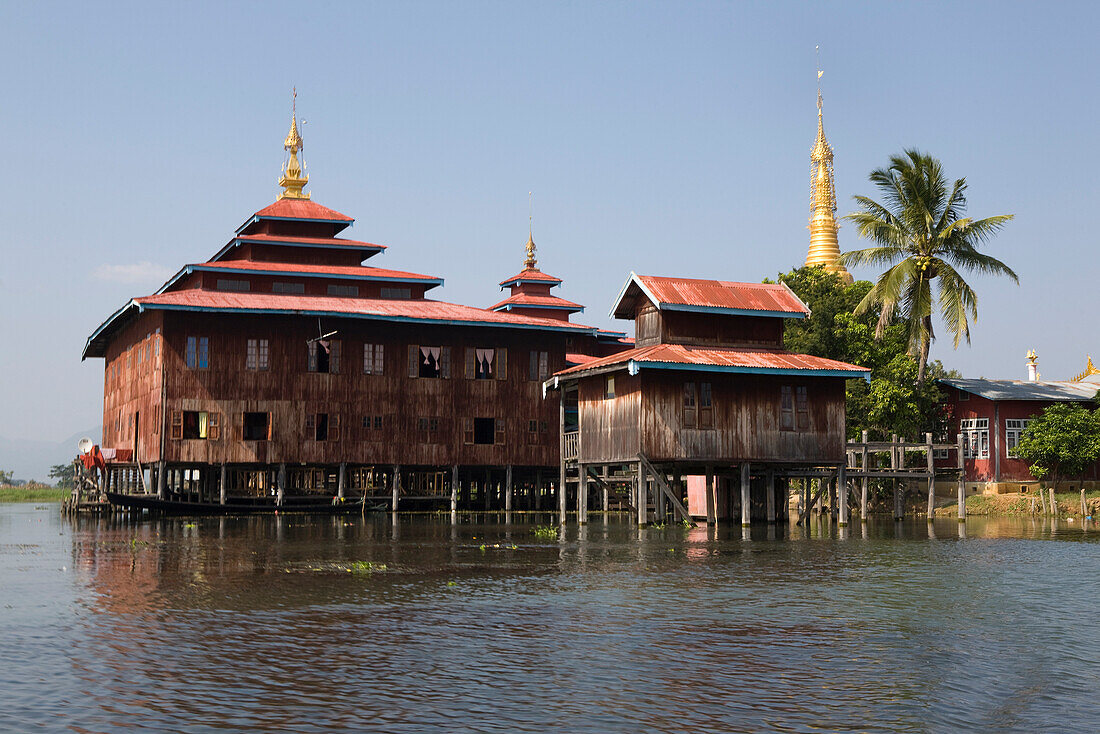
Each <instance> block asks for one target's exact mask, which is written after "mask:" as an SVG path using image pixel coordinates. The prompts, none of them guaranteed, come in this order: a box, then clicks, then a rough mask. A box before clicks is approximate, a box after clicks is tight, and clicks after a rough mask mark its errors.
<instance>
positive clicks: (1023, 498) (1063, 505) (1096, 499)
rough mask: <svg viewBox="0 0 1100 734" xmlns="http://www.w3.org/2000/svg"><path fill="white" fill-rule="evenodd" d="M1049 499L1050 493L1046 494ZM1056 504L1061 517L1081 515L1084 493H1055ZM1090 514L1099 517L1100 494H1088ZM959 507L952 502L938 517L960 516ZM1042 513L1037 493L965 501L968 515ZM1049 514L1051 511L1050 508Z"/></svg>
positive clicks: (940, 509)
mask: <svg viewBox="0 0 1100 734" xmlns="http://www.w3.org/2000/svg"><path fill="white" fill-rule="evenodd" d="M1047 497H1048V500H1049V494H1048V495H1047ZM1054 501H1055V503H1056V504H1057V505H1058V516H1059V517H1080V516H1081V493H1080V492H1079V491H1078V492H1056V493H1055V495H1054ZM1085 507H1086V508H1087V513H1088V514H1089V515H1092V516H1093V517H1100V491H1093V492H1087V493H1085ZM958 510H959V505H958V503H957V502H956V503H952V504H950V505H946V506H944V507H938V508H936V514H937V515H944V516H947V515H950V516H952V517H957V516H958ZM1042 513H1043V503H1042V502H1041V501H1040V500H1039V496H1038V495H1036V494H975V495H971V496H969V497H967V498H966V514H967V515H987V516H991V517H992V516H998V515H1039V514H1042ZM1047 514H1048V515H1049V514H1050V508H1049V507H1048V508H1047Z"/></svg>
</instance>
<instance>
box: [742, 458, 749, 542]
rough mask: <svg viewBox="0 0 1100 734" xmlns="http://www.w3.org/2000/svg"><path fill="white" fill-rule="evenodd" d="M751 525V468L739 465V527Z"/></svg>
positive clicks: (747, 464)
mask: <svg viewBox="0 0 1100 734" xmlns="http://www.w3.org/2000/svg"><path fill="white" fill-rule="evenodd" d="M750 525H752V467H751V466H750V465H749V463H748V462H747V461H746V462H744V463H743V464H741V527H743V528H747V527H749V526H750Z"/></svg>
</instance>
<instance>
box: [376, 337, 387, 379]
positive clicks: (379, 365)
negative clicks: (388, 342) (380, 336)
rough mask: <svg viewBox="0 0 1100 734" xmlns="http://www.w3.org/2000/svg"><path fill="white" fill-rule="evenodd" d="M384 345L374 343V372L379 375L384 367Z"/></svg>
mask: <svg viewBox="0 0 1100 734" xmlns="http://www.w3.org/2000/svg"><path fill="white" fill-rule="evenodd" d="M385 356H386V346H385V345H384V344H375V345H374V374H376V375H380V374H382V371H383V370H384V369H385V367H386V360H385Z"/></svg>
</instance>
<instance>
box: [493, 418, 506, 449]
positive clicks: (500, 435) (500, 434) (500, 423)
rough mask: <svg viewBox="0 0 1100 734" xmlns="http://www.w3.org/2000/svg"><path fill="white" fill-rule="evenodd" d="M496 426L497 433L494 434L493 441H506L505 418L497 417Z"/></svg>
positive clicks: (497, 442)
mask: <svg viewBox="0 0 1100 734" xmlns="http://www.w3.org/2000/svg"><path fill="white" fill-rule="evenodd" d="M494 428H496V431H495V434H494V436H493V443H496V444H502V443H504V419H503V418H497V419H496V425H495V426H494Z"/></svg>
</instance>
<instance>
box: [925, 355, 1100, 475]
mask: <svg viewBox="0 0 1100 734" xmlns="http://www.w3.org/2000/svg"><path fill="white" fill-rule="evenodd" d="M940 385H941V387H942V388H943V390H944V392H945V393H946V395H947V398H946V405H947V408H948V413H949V415H950V416H951V427H950V429H949V431H950V435H952V436H956V435H958V434H960V433H961V434H962V437H963V448H964V451H963V454H964V456H965V459H966V489H967V492H968V493H979V492H984V493H1006V492H1019V491H1021V490H1023V491H1034V489H1035V488H1036V487H1037V486H1038V483H1037V482H1036V480H1035V477H1033V476H1032V475H1031V472H1030V471H1029V470H1028V466H1027V464H1025V463H1024V462H1023V461H1022V460H1021V459H1019V458H1017V457H1016V454H1015V451H1014V449H1015V446H1016V442H1017V441H1018V439H1019V436H1020V434H1021V433H1023V431H1024V430H1025V429H1026V428H1027V425H1028V422H1029V421H1030V420H1031V419H1032V418H1034V417H1035V416H1036V415H1038V414H1039V413H1041V412H1042V411H1043V409H1045V408H1047V407H1049V406H1051V405H1055V404H1057V403H1082V404H1091V400H1092V398H1093V396H1094V395H1096V392H1097V390H1098V389H1100V375H1096V374H1093V375H1085V376H1083V377H1082V378H1081V379H1080V380H1078V381H1065V382H1059V381H1040V380H984V379H975V380H970V379H945V380H940ZM948 463H950V462H945V463H944V466H946V465H947V464H948ZM1085 480H1086V486H1088V487H1091V486H1094V485H1095V484H1096V483H1097V481H1098V480H1100V463H1098V464H1097V466H1094V467H1093V468H1092V470H1091V471H1090V472H1089V473H1088V474H1087V475H1086V477H1085ZM1073 484H1074V483H1072V482H1070V483H1068V484H1067V485H1066V486H1067V487H1068V486H1070V485H1073ZM1074 486H1076V485H1074Z"/></svg>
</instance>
